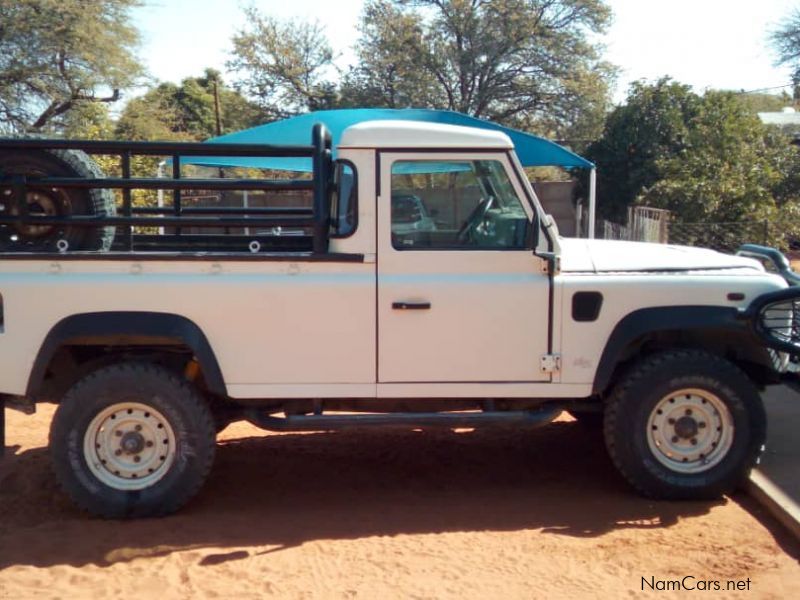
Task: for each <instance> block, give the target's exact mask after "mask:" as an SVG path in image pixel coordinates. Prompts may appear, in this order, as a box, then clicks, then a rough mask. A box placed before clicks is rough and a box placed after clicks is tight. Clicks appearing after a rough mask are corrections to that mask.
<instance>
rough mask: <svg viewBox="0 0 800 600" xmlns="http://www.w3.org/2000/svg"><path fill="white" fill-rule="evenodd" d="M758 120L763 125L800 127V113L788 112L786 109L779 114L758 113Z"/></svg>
mask: <svg viewBox="0 0 800 600" xmlns="http://www.w3.org/2000/svg"><path fill="white" fill-rule="evenodd" d="M758 118H759V119H761V122H762V123H764V124H765V125H779V126H781V127H784V126H787V125H800V113H797V112H794V111H791V112H789V111H787V110H786V109H784V110H782V111H781V112H760V113H758Z"/></svg>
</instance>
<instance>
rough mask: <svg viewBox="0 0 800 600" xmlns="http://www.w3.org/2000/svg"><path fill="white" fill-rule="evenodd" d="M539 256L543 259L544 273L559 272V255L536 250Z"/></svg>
mask: <svg viewBox="0 0 800 600" xmlns="http://www.w3.org/2000/svg"><path fill="white" fill-rule="evenodd" d="M537 254H538V256H539V257H540V258H543V259H544V265H542V270H543V271H544V273H545V275H558V274H559V273H561V257H560V256H558V255H557V254H555V253H553V252H538V253H537Z"/></svg>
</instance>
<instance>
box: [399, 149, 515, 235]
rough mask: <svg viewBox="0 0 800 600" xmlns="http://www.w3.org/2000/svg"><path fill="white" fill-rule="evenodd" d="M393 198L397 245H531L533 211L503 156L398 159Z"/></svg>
mask: <svg viewBox="0 0 800 600" xmlns="http://www.w3.org/2000/svg"><path fill="white" fill-rule="evenodd" d="M391 202H392V246H393V247H394V248H395V249H397V250H458V249H463V250H469V249H482V250H492V249H498V250H501V249H524V248H527V247H529V243H528V239H527V238H528V232H529V231H530V227H529V226H528V225H529V223H528V216H527V215H526V214H525V210H524V209H523V208H522V203H521V202H520V200H519V198H518V197H517V194H516V192H515V191H514V186H513V185H512V184H511V181H510V180H509V178H508V174H507V173H506V171H505V168H504V167H503V163H501V162H500V161H496V160H472V161H398V162H395V163H394V164H393V165H392V200H391Z"/></svg>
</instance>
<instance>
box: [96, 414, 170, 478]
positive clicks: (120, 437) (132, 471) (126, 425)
mask: <svg viewBox="0 0 800 600" xmlns="http://www.w3.org/2000/svg"><path fill="white" fill-rule="evenodd" d="M83 447H84V457H85V458H86V464H87V465H88V466H89V469H90V470H91V471H92V473H94V475H95V476H96V477H97V478H98V479H99V480H100V481H102V482H103V483H105V484H107V485H108V486H110V487H112V488H115V489H118V490H141V489H144V488H146V487H149V486H151V485H153V484H154V483H156V482H157V481H159V480H160V479H161V478H162V477H164V476H165V475H166V474H167V472H168V471H169V469H170V467H171V465H172V463H173V462H174V459H175V452H176V442H175V433H174V431H173V430H172V426H171V425H170V423H169V421H168V420H167V419H166V418H165V417H164V415H163V414H161V413H160V412H159V411H157V410H155V409H154V408H152V407H150V406H147V405H145V404H141V403H138V402H120V403H118V404H113V405H111V406H109V407H107V408H106V409H104V410H102V411H101V412H100V413H98V414H97V416H95V418H94V419H93V420H92V422H91V423H90V424H89V427H87V429H86V434H85V435H84V444H83Z"/></svg>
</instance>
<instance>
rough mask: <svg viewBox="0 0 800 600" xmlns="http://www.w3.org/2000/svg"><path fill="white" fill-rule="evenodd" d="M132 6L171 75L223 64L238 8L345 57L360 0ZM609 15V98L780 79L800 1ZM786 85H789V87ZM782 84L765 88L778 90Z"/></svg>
mask: <svg viewBox="0 0 800 600" xmlns="http://www.w3.org/2000/svg"><path fill="white" fill-rule="evenodd" d="M146 1H147V5H146V6H145V7H143V8H140V9H137V10H136V11H135V13H134V18H135V24H136V25H137V27H139V29H140V30H141V32H142V34H143V44H142V48H141V51H140V53H139V54H140V57H141V58H142V59H143V60H144V62H145V64H146V65H147V66H148V68H149V70H150V73H151V74H152V75H153V76H154V77H155V78H157V79H159V80H161V81H173V82H176V83H177V82H179V81H180V80H181V79H183V78H184V77H193V76H198V75H201V74H202V73H203V69H205V68H206V67H213V68H216V69H218V70H220V71H222V72H223V73H224V72H225V61H226V59H227V58H228V52H229V50H230V47H231V44H230V39H231V37H232V36H233V34H234V33H235V32H237V31H238V30H241V29H242V28H243V27H244V26H245V25H246V23H245V19H244V15H243V12H242V7H243V6H245V5H251V4H252V5H254V6H256V7H257V8H258V9H259V10H260V11H261V12H263V13H266V14H271V15H273V16H276V17H279V18H299V19H308V20H313V19H317V20H319V21H320V22H321V23H323V24H324V25H325V27H326V32H327V35H328V38H329V40H330V42H331V44H332V46H333V47H334V48H335V49H336V51H337V52H338V53H339V59H338V64H339V66H340V67H342V68H345V67H346V66H347V65H348V64H350V63H352V62H353V52H352V45H353V43H354V42H355V40H356V39H357V37H358V31H357V29H356V25H357V22H358V18H359V14H360V12H361V6H362V4H363V1H362V0H251V1H248V2H246V3H245V2H241V1H239V0H146ZM607 4H608V5H609V6H610V7H611V8H612V10H613V11H614V23H613V25H612V26H611V28H610V29H609V31H608V33H607V34H606V35H605V36H603V38H601V42H602V43H603V44H604V46H605V58H606V60H608V61H610V62H611V63H613V64H615V65H617V66H618V67H619V68H620V69H621V72H620V77H619V79H618V83H617V88H616V93H615V95H614V99H615V101H616V102H621V101H623V100H624V98H625V95H626V91H627V89H628V85H629V84H630V82H631V81H635V80H638V79H645V80H655V79H658V78H660V77H662V76H664V75H669V76H671V77H672V78H673V79H675V80H677V81H680V82H682V83H687V84H690V85H692V86H693V87H694V88H695V90H697V91H698V92H702V91H703V90H706V89H709V88H713V89H734V90H747V91H750V90H760V89H764V88H774V87H777V86H783V85H787V84H788V83H789V69H787V68H785V67H775V66H774V65H773V62H774V58H775V57H774V55H773V54H772V52H771V51H770V48H769V45H768V39H767V37H768V32H769V31H771V30H772V29H774V28H775V27H777V26H778V25H780V23H781V21H782V19H785V18H786V16H787V15H788V14H789V13H790V12H791V11H792V10H793V9H794V8H800V0H760V1H758V2H754V1H753V0H746V1H743V0H607ZM787 90H788V88H787ZM779 91H780V90H772V92H773V93H777V92H779Z"/></svg>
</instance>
